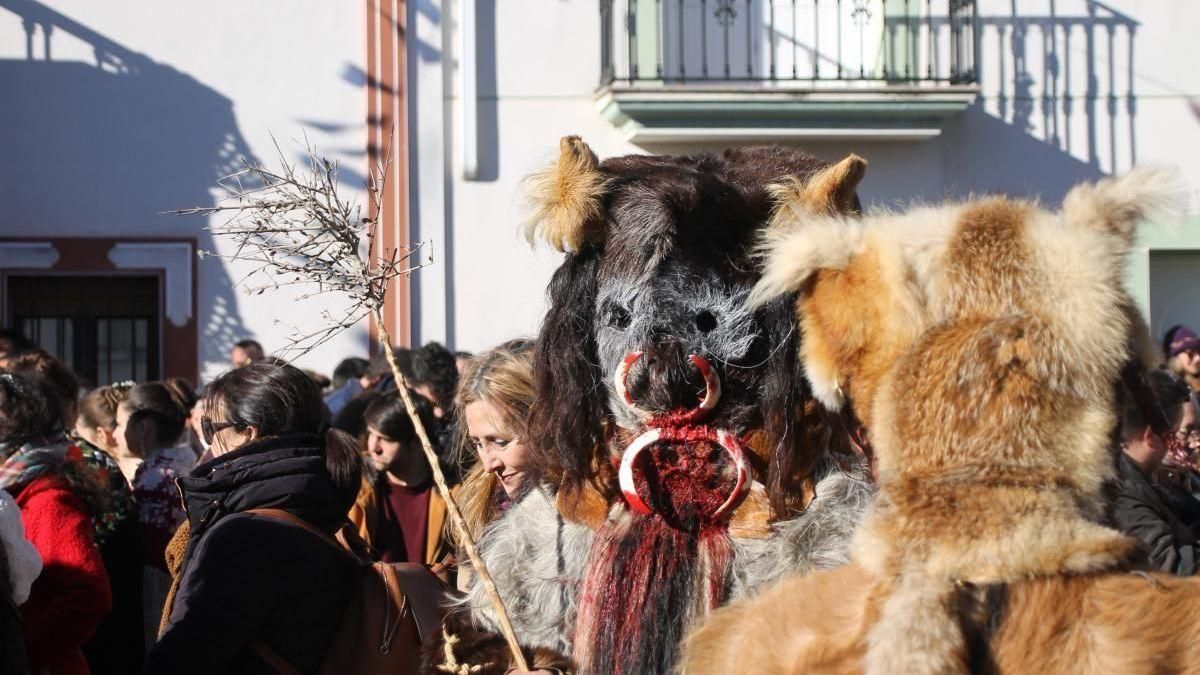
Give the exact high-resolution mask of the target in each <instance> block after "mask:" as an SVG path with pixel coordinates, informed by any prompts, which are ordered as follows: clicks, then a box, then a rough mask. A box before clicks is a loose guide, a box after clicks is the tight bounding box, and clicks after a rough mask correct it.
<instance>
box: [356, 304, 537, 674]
mask: <svg viewBox="0 0 1200 675" xmlns="http://www.w3.org/2000/svg"><path fill="white" fill-rule="evenodd" d="M375 324H376V325H377V326H378V328H379V341H380V342H382V343H383V353H384V355H385V356H386V357H387V361H388V365H390V366H391V367H392V377H394V378H396V389H397V390H398V391H399V392H400V398H401V399H402V400H403V401H404V408H405V409H406V410H407V411H408V417H409V419H411V420H412V423H413V428H414V429H416V430H417V438H419V439H421V450H423V451H424V452H425V459H427V460H428V461H429V468H430V469H432V470H433V482H434V484H436V485H437V489H438V492H439V493H440V494H441V495H442V499H443V500H445V502H446V511H447V512H448V513H449V514H450V523H451V524H452V525H453V526H454V532H455V534H457V535H458V541H459V543H460V544H462V546H463V548H465V549H467V557H468V558H470V559H471V565H473V566H474V567H475V573H476V574H478V575H479V580H480V581H482V582H483V588H484V590H485V591H487V594H488V599H489V600H491V602H492V609H493V610H495V612H496V619H497V620H498V621H499V622H500V633H501V634H503V635H504V641H505V642H507V643H508V649H509V651H510V652H512V656H513V660H514V661H515V662H516V664H517V667H518V668H520V669H521V670H529V663H528V662H526V661H525V654H524V653H522V652H521V646H520V645H519V644H517V636H516V634H514V633H513V629H512V623H511V622H510V621H509V620H508V611H507V610H505V609H504V601H503V600H501V599H500V593H499V592H498V591H497V590H496V582H495V581H492V575H491V573H489V572H488V568H487V565H486V564H484V562H483V558H482V557H480V555H479V551H478V550H476V548H475V540H474V539H472V538H471V533H470V532H468V531H467V521H466V520H465V519H463V516H462V512H461V511H459V509H458V502H456V501H454V497H453V496H452V495H451V494H450V486H449V485H447V484H446V477H445V476H444V475H442V467H441V464H440V463H439V462H438V456H437V453H435V452H434V451H433V445H432V444H431V443H430V442H429V435H428V434H427V433H426V432H425V425H424V424H422V423H421V418H420V416H418V415H417V409H416V407H414V406H413V402H412V397H411V396H410V395H409V393H408V382H407V381H406V380H405V379H404V375H403V374H402V373H401V372H400V365H399V364H398V363H396V354H395V353H394V352H393V351H392V338H391V336H390V335H388V332H387V327H386V326H384V324H383V313H382V310H381V309H379V308H376V309H375Z"/></svg>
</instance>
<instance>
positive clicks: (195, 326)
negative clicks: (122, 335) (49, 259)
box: [0, 237, 200, 384]
mask: <svg viewBox="0 0 1200 675" xmlns="http://www.w3.org/2000/svg"><path fill="white" fill-rule="evenodd" d="M0 241H4V242H22V241H27V242H47V243H49V244H51V245H53V246H54V248H55V249H56V250H57V251H58V256H59V257H58V260H57V262H55V263H54V265H53V266H52V267H50V268H48V269H29V270H25V269H23V268H13V269H11V270H8V269H5V270H0V272H10V271H11V272H15V273H22V272H28V273H29V274H30V275H34V276H36V275H39V274H47V275H53V274H63V273H72V274H74V273H84V274H98V275H103V274H105V273H117V272H119V273H121V274H128V273H137V272H138V270H130V269H121V270H118V269H117V268H116V267H115V266H114V265H113V264H112V262H111V261H110V260H109V259H108V252H109V251H110V250H111V249H112V248H113V246H114V245H116V244H118V243H148V242H182V243H187V244H190V245H191V248H192V251H193V253H194V252H195V250H196V240H195V239H194V238H191V237H2V238H0ZM197 267H198V266H197V265H192V278H191V290H192V296H191V303H192V306H191V315H192V319H191V321H188V322H187V323H186V324H184V325H183V326H176V325H175V324H173V323H172V322H171V321H169V320H168V319H167V315H166V305H165V300H164V297H165V293H166V289H165V287H164V284H165V283H166V282H165V279H164V278H163V272H164V270H162V269H154V268H151V269H146V270H142V271H143V272H145V273H146V274H149V275H153V274H158V275H159V317H160V319H159V320H160V322H161V323H160V326H161V330H162V334H161V335H162V336H161V341H160V344H159V358H160V360H161V363H160V366H161V375H160V376H161V377H162V378H167V377H182V378H183V379H185V380H187V381H189V382H191V383H193V384H195V383H196V382H197V381H198V379H197V378H198V376H199V374H200V368H199V362H200V354H199V346H200V343H199V324H200V317H199V314H198V307H199V305H198V302H197V296H196V293H197V288H198V286H199V283H198V276H197V274H198V270H197ZM7 297H8V290H7V289H6V288H4V287H3V284H2V283H0V317H4V316H6V315H7V308H5V307H4V305H3V303H4V301H5V299H6V298H7Z"/></svg>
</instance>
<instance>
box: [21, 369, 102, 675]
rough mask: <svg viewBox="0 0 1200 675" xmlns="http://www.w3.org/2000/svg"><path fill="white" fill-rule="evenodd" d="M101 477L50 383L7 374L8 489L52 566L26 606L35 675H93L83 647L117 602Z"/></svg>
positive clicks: (25, 627)
mask: <svg viewBox="0 0 1200 675" xmlns="http://www.w3.org/2000/svg"><path fill="white" fill-rule="evenodd" d="M95 480H96V479H95V474H94V472H93V471H92V470H91V469H90V467H88V466H87V465H85V464H84V463H83V460H82V457H81V456H80V452H79V448H77V447H76V446H74V445H72V444H70V442H69V441H68V440H67V437H66V436H65V435H64V434H63V429H62V413H61V411H60V410H59V405H58V399H57V397H56V395H55V394H54V392H53V391H52V389H51V388H50V386H49V385H47V384H46V383H45V382H44V381H42V380H40V379H38V378H26V377H24V376H21V375H16V374H13V373H0V488H3V489H5V490H6V491H8V493H9V494H10V495H12V496H13V497H14V498H15V499H16V502H17V505H18V506H19V507H20V509H21V517H22V520H23V521H24V525H25V535H26V536H27V537H28V538H29V541H30V542H32V543H33V545H34V548H36V549H37V551H38V553H39V554H40V555H41V557H42V561H43V564H44V567H43V571H42V574H41V576H39V577H38V578H37V580H36V581H34V582H33V587H32V589H31V590H30V594H29V599H28V600H27V601H26V602H25V604H24V605H22V606H21V617H22V623H23V626H22V628H23V632H24V636H25V650H26V655H27V657H28V660H29V670H30V672H33V673H43V672H52V673H56V674H63V673H65V674H67V675H86V674H87V673H88V672H90V671H89V669H88V665H87V662H86V661H85V660H84V657H83V653H82V651H81V647H82V646H83V643H84V642H85V641H86V640H87V639H88V638H89V637H91V635H92V633H93V632H94V631H95V630H96V626H97V625H98V624H99V623H100V620H101V619H102V618H103V617H104V615H105V614H107V613H108V611H109V609H110V608H111V607H112V595H111V592H110V590H109V585H108V575H107V574H106V573H105V571H104V562H103V560H102V559H101V557H100V552H99V551H98V550H97V548H96V541H95V527H94V525H93V523H92V515H93V513H95V512H96V503H97V502H98V500H99V498H100V497H101V496H102V495H101V486H100V485H99V484H98V483H95Z"/></svg>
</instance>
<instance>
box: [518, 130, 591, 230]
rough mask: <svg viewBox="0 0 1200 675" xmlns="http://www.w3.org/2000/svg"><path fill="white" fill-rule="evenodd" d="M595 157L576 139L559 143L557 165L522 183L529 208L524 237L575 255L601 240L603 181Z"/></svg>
mask: <svg viewBox="0 0 1200 675" xmlns="http://www.w3.org/2000/svg"><path fill="white" fill-rule="evenodd" d="M599 167H600V162H599V160H597V159H596V153H594V152H592V149H591V148H589V147H588V145H587V143H584V142H583V139H581V138H580V137H578V136H564V137H563V138H562V140H561V141H559V157H558V161H556V162H555V163H554V164H552V165H550V166H549V167H548V168H546V169H545V170H544V171H540V172H538V173H535V174H533V175H532V176H530V177H529V178H527V179H526V181H527V186H528V199H529V203H530V207H531V213H530V216H529V219H528V220H527V221H526V223H525V237H526V239H528V240H529V242H530V243H531V244H532V243H533V242H534V241H535V240H537V239H539V238H540V239H542V240H544V241H545V242H546V243H548V244H550V245H551V246H553V247H554V248H556V249H558V250H559V251H562V252H564V253H567V252H577V251H579V250H580V249H581V248H583V246H584V245H585V244H588V243H597V242H599V241H601V240H602V239H603V237H604V231H603V225H602V223H601V215H602V214H601V200H602V198H603V196H604V189H605V184H606V182H607V181H606V180H605V178H604V174H602V173H601V172H600V168H599Z"/></svg>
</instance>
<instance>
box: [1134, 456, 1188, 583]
mask: <svg viewBox="0 0 1200 675" xmlns="http://www.w3.org/2000/svg"><path fill="white" fill-rule="evenodd" d="M1117 474H1118V478H1119V481H1120V482H1119V484H1118V488H1117V490H1118V491H1117V495H1116V500H1115V502H1114V505H1113V521H1114V522H1115V524H1116V526H1117V529H1119V530H1120V531H1121V532H1123V533H1125V534H1127V535H1129V536H1131V537H1133V538H1134V539H1137V540H1138V542H1139V543H1141V544H1142V546H1143V547H1145V549H1146V551H1147V552H1148V554H1149V557H1150V563H1151V565H1153V566H1154V567H1155V568H1156V569H1159V570H1161V571H1163V572H1171V573H1173V574H1179V575H1182V576H1190V575H1193V574H1196V572H1197V569H1198V566H1200V544H1198V543H1197V541H1196V535H1195V533H1193V532H1192V530H1191V528H1189V527H1188V526H1187V525H1185V524H1184V523H1183V521H1182V520H1181V519H1180V517H1179V514H1177V513H1176V512H1175V509H1174V508H1173V507H1172V506H1171V503H1170V502H1169V501H1168V499H1167V497H1166V495H1165V494H1163V493H1162V491H1160V490H1159V488H1158V487H1156V486H1155V485H1154V483H1152V482H1151V481H1150V479H1149V478H1148V477H1147V476H1146V475H1145V474H1143V473H1142V471H1141V469H1139V468H1138V467H1137V465H1136V464H1134V463H1133V461H1132V460H1130V459H1129V457H1127V456H1126V455H1125V453H1123V452H1122V453H1120V458H1119V461H1118V463H1117Z"/></svg>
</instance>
